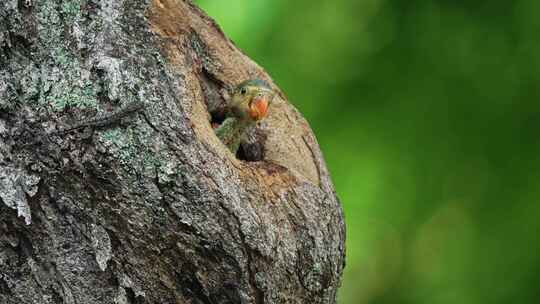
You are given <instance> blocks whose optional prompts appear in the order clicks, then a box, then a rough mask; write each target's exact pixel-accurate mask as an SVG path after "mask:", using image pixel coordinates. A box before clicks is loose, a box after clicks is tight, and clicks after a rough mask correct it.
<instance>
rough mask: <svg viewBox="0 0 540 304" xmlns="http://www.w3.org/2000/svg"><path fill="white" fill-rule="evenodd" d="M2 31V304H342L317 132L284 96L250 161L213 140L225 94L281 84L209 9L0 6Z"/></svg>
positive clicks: (51, 3)
mask: <svg viewBox="0 0 540 304" xmlns="http://www.w3.org/2000/svg"><path fill="white" fill-rule="evenodd" d="M0 18H1V19H0V303H68V304H71V303H335V301H336V291H337V288H338V286H339V283H340V277H341V274H342V270H343V266H344V238H345V235H344V221H343V214H342V210H341V207H340V205H339V202H338V200H337V198H336V196H335V193H334V189H333V186H332V184H331V181H330V178H329V175H328V172H327V169H326V167H325V164H324V161H323V158H322V155H321V152H320V150H319V147H318V145H317V142H316V140H315V137H314V136H313V133H312V132H311V130H310V128H309V126H308V124H307V123H306V122H305V120H304V119H303V118H302V116H301V115H300V114H299V113H298V112H297V110H296V109H295V108H294V107H293V106H292V105H290V104H289V103H288V102H287V101H286V98H285V96H284V95H283V94H282V93H279V97H278V98H277V99H276V100H275V102H274V104H273V105H272V107H271V114H270V117H269V118H268V119H266V120H265V121H264V122H263V123H261V124H260V126H258V127H257V129H256V130H255V131H254V132H252V134H251V135H250V140H249V141H247V142H246V143H244V144H243V147H242V151H241V153H239V154H238V155H236V156H235V155H232V154H231V153H230V152H229V151H228V150H227V149H226V148H225V147H224V146H223V145H222V144H221V143H220V142H219V140H218V139H217V138H216V137H215V136H214V133H213V130H212V127H211V125H210V121H211V120H212V119H215V120H219V119H220V116H221V115H222V113H221V111H222V105H223V101H224V98H226V90H225V89H226V88H227V87H229V86H231V85H234V84H237V83H239V82H240V81H242V80H244V79H246V78H253V77H259V78H263V79H266V80H268V81H269V82H270V83H272V82H271V80H270V78H269V77H268V75H266V73H265V72H264V71H263V70H262V69H261V68H260V67H258V66H257V65H256V64H255V63H254V62H253V61H251V60H250V59H249V58H247V57H246V56H245V55H244V54H242V53H241V52H240V51H239V50H238V49H237V48H236V47H235V46H234V44H233V43H232V42H231V41H230V40H228V39H227V38H226V37H225V36H224V34H223V33H222V32H221V30H220V29H219V27H218V26H217V25H216V24H215V23H214V22H213V21H212V20H211V19H210V18H208V17H207V16H206V15H205V14H204V13H203V12H202V11H201V10H199V9H198V8H197V7H196V6H194V5H193V4H192V3H191V2H190V1H181V0H153V1H152V0H114V1H112V0H101V1H100V0H64V1H62V0H34V1H29V0H3V1H1V3H0ZM272 86H273V87H274V88H275V89H276V90H277V91H278V92H279V89H278V88H277V87H275V85H274V84H272ZM133 102H142V103H143V104H144V111H141V112H139V113H135V114H133V115H131V116H130V117H127V118H123V119H122V120H121V121H120V123H116V124H113V125H109V126H104V127H103V126H102V127H100V128H95V129H94V130H91V129H85V130H77V131H73V132H68V133H66V134H62V133H58V132H55V130H61V129H62V128H65V127H67V126H70V125H73V124H74V123H76V122H78V121H80V120H81V119H84V118H88V117H92V116H95V115H100V114H102V113H107V112H110V111H112V110H117V109H119V108H121V107H122V106H125V105H126V104H130V103H133Z"/></svg>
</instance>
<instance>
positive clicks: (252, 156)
mask: <svg viewBox="0 0 540 304" xmlns="http://www.w3.org/2000/svg"><path fill="white" fill-rule="evenodd" d="M236 158H238V159H239V160H243V161H246V162H257V161H262V160H263V159H264V147H263V145H262V144H261V143H260V142H251V143H247V142H246V143H242V144H241V145H240V147H239V148H238V151H237V152H236Z"/></svg>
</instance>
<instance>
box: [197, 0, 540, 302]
mask: <svg viewBox="0 0 540 304" xmlns="http://www.w3.org/2000/svg"><path fill="white" fill-rule="evenodd" d="M196 2H197V3H198V4H199V5H201V6H202V7H203V8H204V9H205V10H206V11H207V12H208V14H209V15H210V16H212V17H214V18H215V19H216V20H217V21H218V23H219V24H220V25H221V26H222V28H223V30H224V31H225V32H226V33H227V35H228V36H229V37H231V38H232V40H234V41H235V43H236V44H237V45H238V46H239V47H240V48H242V49H243V50H244V51H245V52H246V53H247V54H248V55H249V56H250V57H251V58H253V59H254V60H255V61H257V62H258V63H259V64H260V65H261V66H263V67H264V68H265V69H266V70H267V71H268V72H269V73H270V75H271V76H272V77H273V79H274V80H275V81H276V83H277V84H278V85H279V86H280V87H281V88H282V89H283V91H284V92H285V93H286V94H287V96H288V97H289V99H290V100H291V102H292V103H293V104H294V105H296V107H298V108H299V109H300V111H301V112H302V113H303V114H304V116H305V117H306V118H307V119H308V120H309V122H310V123H311V126H312V128H313V130H314V131H315V133H316V134H317V138H318V140H319V143H320V145H321V147H322V149H323V151H324V155H325V158H326V161H327V164H328V167H329V168H330V171H331V173H332V177H333V180H334V183H335V186H336V188H337V192H338V195H339V196H340V198H341V200H342V203H343V208H344V209H345V215H346V221H347V266H346V269H345V275H344V280H343V285H342V288H341V289H340V295H339V303H340V304H353V303H355V304H356V303H430V304H437V303H464V304H466V303H536V302H538V298H539V296H540V280H539V279H540V254H539V249H540V202H539V199H540V138H539V135H538V133H539V131H540V105H539V102H540V99H539V97H540V89H539V85H540V1H538V0H514V1H482V0H477V1H465V0H439V1H434V0H431V1H430V0H407V1H406V0H338V1H309V0H295V1H290V0H288V1H287V0H228V1H223V0H199V1H196Z"/></svg>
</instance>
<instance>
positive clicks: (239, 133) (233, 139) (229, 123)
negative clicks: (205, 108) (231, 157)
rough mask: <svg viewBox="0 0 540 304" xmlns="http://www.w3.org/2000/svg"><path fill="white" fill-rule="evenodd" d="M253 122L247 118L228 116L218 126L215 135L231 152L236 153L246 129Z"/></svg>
mask: <svg viewBox="0 0 540 304" xmlns="http://www.w3.org/2000/svg"><path fill="white" fill-rule="evenodd" d="M254 124H255V122H253V121H251V120H248V119H239V118H236V117H229V118H227V119H225V121H223V123H222V124H221V125H220V126H219V127H218V129H217V130H216V135H217V136H218V137H219V139H221V141H222V142H223V143H224V144H225V145H226V146H227V148H229V150H231V152H232V153H234V154H236V152H237V151H238V148H239V147H240V142H242V140H243V139H244V136H245V134H246V131H247V130H248V128H249V127H251V126H253V125H254Z"/></svg>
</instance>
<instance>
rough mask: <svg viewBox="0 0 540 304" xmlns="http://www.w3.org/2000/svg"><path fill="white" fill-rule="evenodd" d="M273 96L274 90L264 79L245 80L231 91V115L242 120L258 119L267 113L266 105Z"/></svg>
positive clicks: (268, 104)
mask: <svg viewBox="0 0 540 304" xmlns="http://www.w3.org/2000/svg"><path fill="white" fill-rule="evenodd" d="M274 96H275V93H274V91H273V90H272V89H271V88H270V86H269V85H268V83H266V82H265V81H263V80H260V79H250V80H246V81H244V82H242V83H240V84H239V85H238V86H237V87H236V88H235V89H234V90H233V92H232V98H231V100H232V102H231V112H232V115H234V116H235V117H238V118H240V119H244V120H250V121H254V122H256V121H259V120H261V119H263V118H265V117H266V115H267V114H268V107H269V106H270V103H271V102H272V100H273V99H274Z"/></svg>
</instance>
